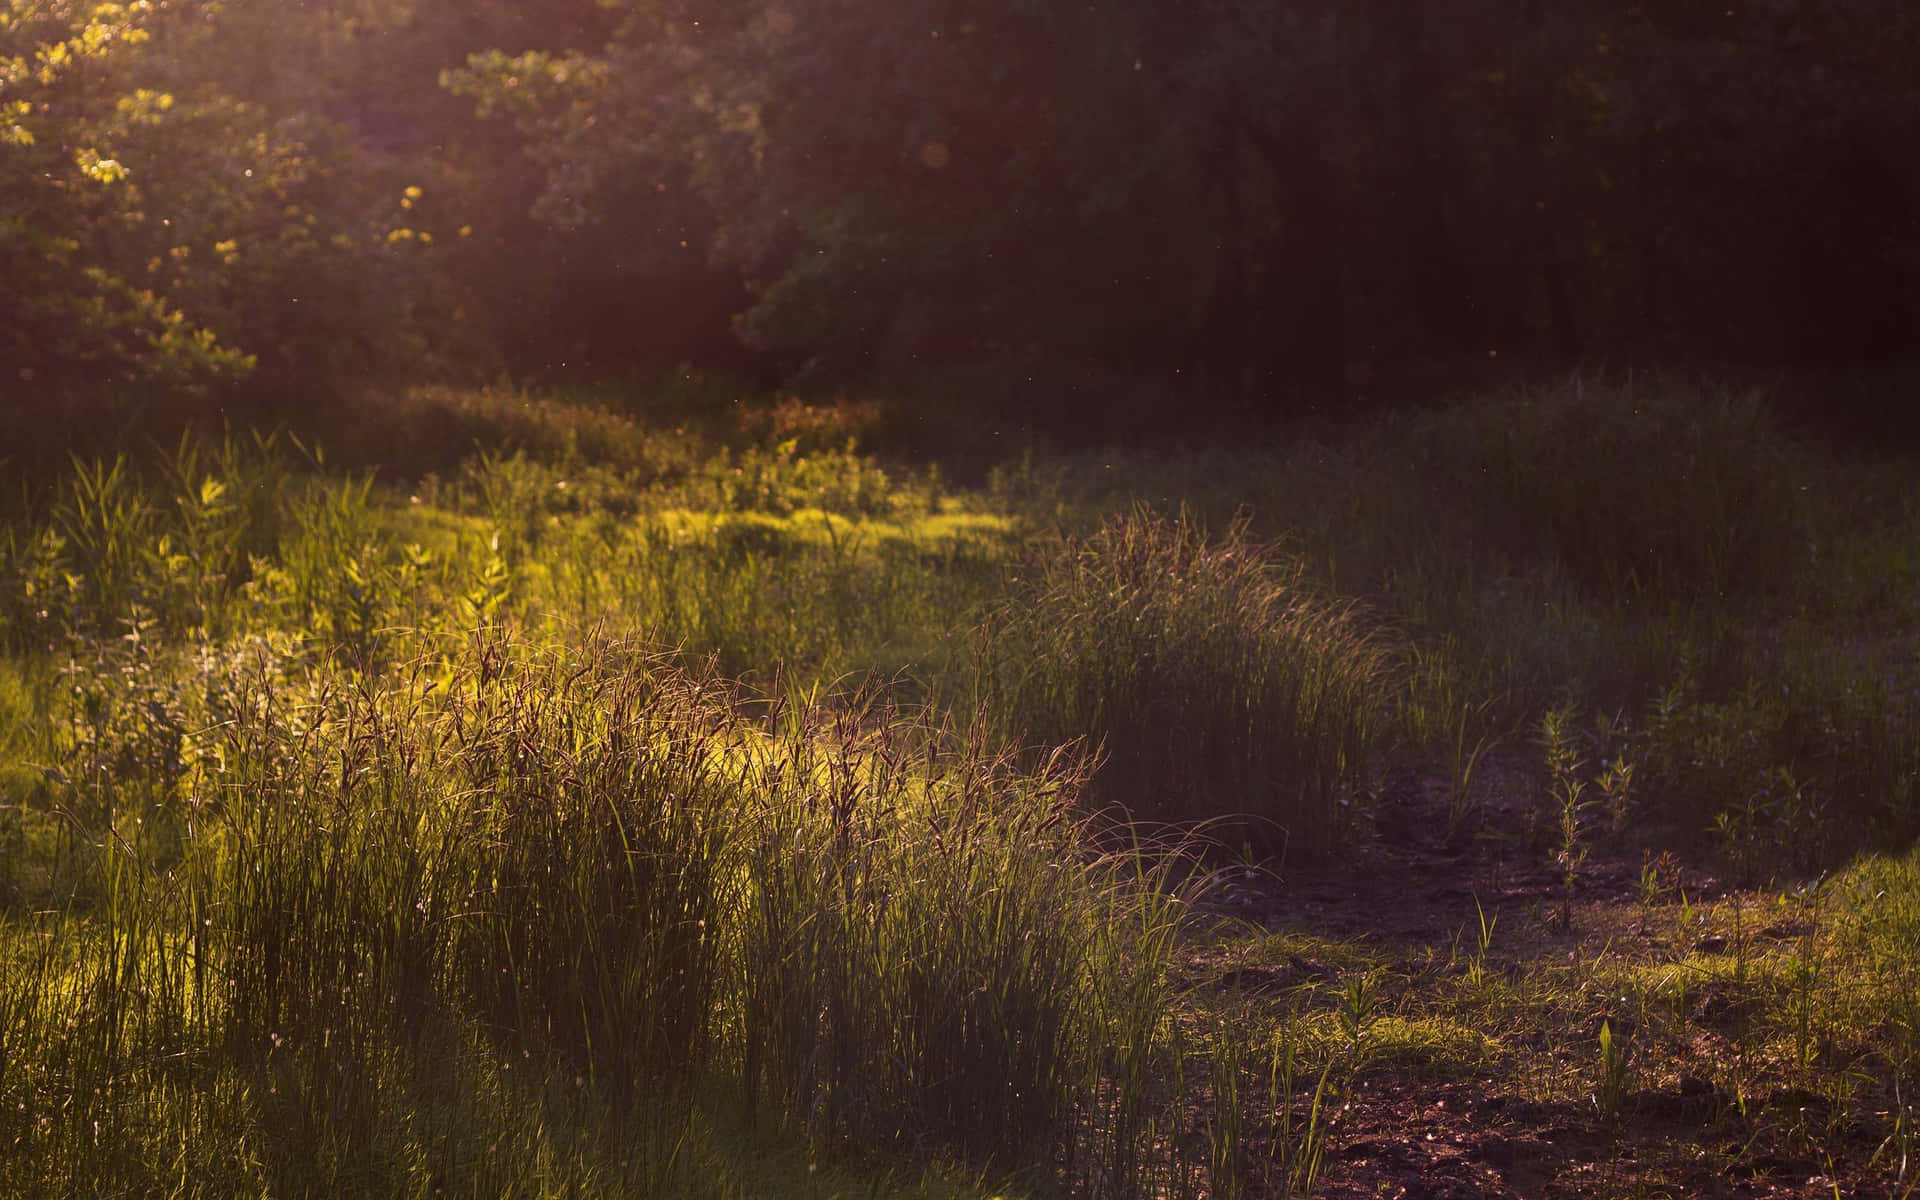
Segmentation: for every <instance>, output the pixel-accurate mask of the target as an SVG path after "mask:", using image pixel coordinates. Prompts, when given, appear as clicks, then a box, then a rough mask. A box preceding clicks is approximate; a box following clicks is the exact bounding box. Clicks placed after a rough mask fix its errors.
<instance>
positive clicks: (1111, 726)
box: [984, 510, 1395, 852]
mask: <svg viewBox="0 0 1920 1200" xmlns="http://www.w3.org/2000/svg"><path fill="white" fill-rule="evenodd" d="M988 629H989V633H988V638H989V641H988V644H987V646H986V649H985V652H984V653H985V655H986V659H987V661H988V663H989V666H988V668H987V672H988V678H987V681H986V686H987V688H988V689H989V690H988V693H987V700H986V703H985V707H986V708H987V709H988V710H989V711H991V712H993V713H994V714H995V716H996V719H998V720H1000V721H1002V722H1004V723H1005V725H1006V727H1007V728H1008V729H1009V730H1010V731H1011V732H1012V733H1014V734H1015V735H1017V736H1024V737H1027V738H1031V739H1035V740H1037V741H1038V742H1040V743H1041V744H1045V745H1057V744H1061V743H1065V742H1069V741H1081V742H1083V743H1085V744H1087V745H1089V746H1092V747H1097V748H1098V749H1099V750H1100V752H1101V755H1102V758H1103V760H1104V761H1103V763H1102V765H1101V768H1100V772H1099V775H1098V777H1097V779H1096V783H1095V788H1094V790H1093V797H1094V799H1095V800H1096V801H1097V802H1100V803H1111V804H1119V805H1122V806H1124V807H1125V808H1126V809H1127V811H1129V812H1130V813H1131V814H1133V815H1134V816H1136V817H1138V818H1142V819H1179V820H1192V819H1204V818H1215V817H1221V816H1224V815H1227V814H1236V815H1244V816H1246V817H1248V818H1250V821H1249V823H1248V824H1247V825H1246V827H1245V830H1244V833H1245V836H1247V837H1248V838H1250V839H1251V840H1252V841H1254V842H1255V843H1256V844H1259V845H1261V846H1263V847H1266V848H1269V849H1271V848H1274V847H1275V846H1276V845H1279V846H1291V847H1293V848H1295V849H1298V850H1304V851H1309V852H1311V851H1321V850H1325V849H1327V848H1328V847H1330V846H1331V845H1332V844H1334V843H1335V842H1336V841H1337V840H1338V839H1339V837H1340V836H1341V835H1342V833H1343V832H1345V830H1346V828H1347V826H1348V819H1349V813H1350V806H1351V801H1352V800H1353V799H1354V798H1355V796H1356V795H1357V794H1358V792H1359V790H1360V789H1361V788H1363V787H1364V786H1365V784H1366V779H1367V773H1368V770H1369V768H1370V766H1371V757H1372V754H1373V752H1374V751H1375V749H1376V747H1377V746H1378V745H1379V744H1380V742H1381V740H1382V737H1383V735H1384V734H1385V733H1386V732H1387V719H1388V714H1389V712H1390V711H1391V706H1392V702H1393V688H1394V686H1395V680H1394V675H1395V661H1394V656H1393V653H1392V651H1391V648H1390V646H1389V644H1388V642H1387V641H1386V639H1385V638H1384V637H1383V636H1382V635H1381V634H1380V633H1379V632H1378V631H1377V630H1376V629H1375V628H1373V627H1372V626H1371V625H1370V624H1369V623H1368V622H1367V621H1366V620H1365V618H1364V617H1363V616H1362V615H1361V614H1360V613H1359V612H1358V611H1357V610H1356V609H1354V608H1353V607H1352V606H1350V605H1345V604H1340V603H1336V602H1332V601H1329V600H1326V599H1323V598H1322V597H1321V596H1319V595H1318V594H1317V593H1316V592H1315V591H1314V590H1313V589H1311V588H1310V587H1309V586H1307V584H1306V581H1305V578H1304V573H1303V571H1302V569H1301V567H1300V566H1299V565H1298V564H1297V563H1294V562H1290V561H1288V560H1287V559H1284V558H1281V557H1279V556H1277V555H1276V554H1275V553H1274V552H1273V551H1272V550H1271V548H1269V547H1266V546H1262V545H1260V544H1258V543H1256V542H1254V541H1253V540H1252V538H1251V537H1250V536H1249V535H1248V533H1247V531H1246V529H1245V527H1244V526H1242V525H1237V524H1236V525H1234V526H1232V527H1231V528H1230V529H1229V530H1228V532H1227V533H1226V534H1225V535H1224V536H1223V537H1222V538H1220V539H1219V540H1218V541H1211V540H1209V539H1208V538H1207V536H1206V535H1205V534H1204V533H1203V532H1202V530H1201V529H1199V528H1198V527H1197V526H1196V525H1194V524H1193V523H1192V522H1191V521H1189V520H1188V519H1187V518H1185V517H1180V518H1165V517H1158V516H1155V515H1152V514H1151V513H1149V512H1146V511H1144V510H1138V511H1135V512H1134V513H1132V514H1130V515H1128V516H1125V517H1120V518H1116V519H1114V520H1112V521H1110V522H1108V523H1107V524H1106V525H1104V526H1102V527H1101V528H1100V529H1099V530H1097V531H1096V532H1094V533H1092V534H1090V535H1087V536H1085V537H1064V538H1062V539H1060V540H1058V541H1057V542H1055V543H1054V544H1052V545H1050V546H1044V547H1043V548H1041V549H1040V550H1038V551H1037V552H1035V553H1034V554H1033V555H1032V556H1031V557H1030V558H1029V559H1028V560H1027V561H1026V562H1025V563H1024V564H1023V565H1022V566H1021V567H1020V568H1019V574H1018V577H1017V579H1016V581H1015V583H1014V586H1013V588H1012V594H1011V595H1010V597H1009V598H1008V599H1007V600H1006V601H1005V603H1004V604H1003V605H1002V606H1001V607H1000V608H999V610H998V611H997V613H996V614H995V616H994V617H993V618H992V619H991V620H990V621H989V624H988Z"/></svg>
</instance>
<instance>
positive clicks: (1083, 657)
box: [0, 377, 1920, 1198]
mask: <svg viewBox="0 0 1920 1200" xmlns="http://www.w3.org/2000/svg"><path fill="white" fill-rule="evenodd" d="M328 422H329V424H328V425H327V426H326V428H325V429H324V430H322V431H321V432H318V433H316V432H315V430H314V429H308V428H298V427H288V428H280V429H277V430H267V429H258V430H256V429H250V428H249V429H225V430H220V429H211V428H202V429H198V430H195V431H190V432H188V433H186V434H183V435H179V436H178V437H177V438H176V437H175V436H173V435H172V434H170V435H169V436H168V437H167V438H165V439H162V440H154V439H149V438H144V437H141V438H133V439H129V440H125V441H124V443H123V444H107V445H104V446H103V448H101V449H99V450H97V451H92V450H90V451H87V452H85V453H80V454H76V455H75V456H74V457H73V458H72V459H71V461H68V462H62V463H50V462H45V461H35V462H15V463H14V464H12V466H11V467H10V468H9V469H10V470H11V471H13V472H14V475H15V478H16V479H17V480H18V481H19V482H18V485H17V487H15V488H12V489H10V490H9V491H8V492H7V494H6V495H4V496H0V1191H4V1192H5V1193H6V1194H8V1195H18V1196H22V1197H63V1196H81V1195H88V1196H95V1195H97V1196H166V1197H197V1196H204V1197H213V1196H222V1197H224V1196H240V1195H245V1196H260V1197H265V1196H273V1197H285V1196H417V1197H430V1196H474V1197H482V1196H484V1197H497V1196H515V1197H519V1196H525V1197H563V1196H566V1197H572V1196H609V1197H611V1196H648V1197H654V1196H659V1197H680V1196H686V1197H696V1196H698V1197H707V1196H711V1197H758V1196H768V1197H772V1196H814V1197H822V1198H824V1197H837V1196H857V1195H865V1196H880V1195H909V1196H927V1197H956V1198H957V1197H982V1198H984V1197H988V1196H1008V1197H1011V1196H1033V1197H1044V1196H1055V1195H1075V1196H1156V1197H1195V1198H1198V1197H1242V1196H1308V1195H1327V1196H1405V1197H1417V1196H1436V1197H1438V1196H1447V1197H1468V1196H1527V1197H1531V1196H1555V1195H1563V1196H1571V1195H1606V1196H1646V1197H1654V1196H1667V1197H1681V1196H1741V1197H1745V1196H1834V1197H1873V1196H1898V1197H1905V1196H1910V1195H1914V1194H1916V1193H1920V1160H1917V1159H1916V1158H1915V1151H1916V1136H1915V1125H1916V1121H1920V1057H1917V1056H1920V855H1916V853H1915V852H1914V850H1913V846H1914V843H1915V840H1916V837H1920V491H1916V489H1915V488H1914V487H1913V484H1912V481H1913V479H1914V478H1915V472H1916V467H1920V464H1916V463H1915V462H1914V461H1913V460H1912V459H1911V458H1910V457H1902V456H1898V455H1893V454H1875V453H1872V452H1870V451H1868V450H1864V449H1861V448H1859V447H1857V446H1851V447H1846V446H1838V445H1834V444H1830V443H1827V442H1824V441H1821V440H1819V439H1816V438H1814V437H1812V436H1809V435H1804V434H1802V433H1800V432H1799V431H1796V430H1795V429H1794V428H1792V427H1791V426H1790V425H1789V424H1788V423H1786V421H1785V420H1784V419H1783V418H1782V417H1781V416H1780V415H1779V414H1778V413H1777V412H1776V411H1775V410H1774V409H1773V408H1771V407H1770V406H1769V404H1768V403H1767V401H1766V400H1765V398H1764V397H1761V396H1758V395H1753V394H1748V393H1745V392H1742V391H1738V390H1735V389H1732V388H1728V387H1723V386H1718V385H1714V384H1712V383H1700V382H1697V381H1687V380H1680V379H1667V380H1659V381H1651V382H1650V381H1647V380H1640V381H1637V382H1631V381H1626V380H1598V379H1591V378H1588V379H1582V378H1578V377H1576V378H1570V379H1568V380H1566V381H1565V382H1564V383H1562V384H1559V385H1556V386H1552V387H1538V388H1532V389H1516V390H1513V391H1510V392H1504V393H1487V394H1481V395H1477V396H1475V397H1473V398H1471V399H1468V400H1463V401H1460V402H1457V403H1450V404H1447V405H1435V406H1431V407H1426V408H1417V409H1414V408H1409V409H1401V410H1397V411H1393V412H1388V413H1384V414H1375V415H1370V416H1367V417H1364V418H1356V419H1354V420H1352V421H1350V422H1347V423H1344V424H1339V425H1327V426H1325V427H1323V428H1319V429H1317V430H1315V431H1314V432H1311V433H1307V432H1298V433H1295V434H1293V435H1291V436H1289V437H1287V438H1285V439H1282V440H1275V441H1272V442H1271V443H1269V444H1266V445H1263V446H1262V447H1260V448H1256V449H1246V450H1240V451H1229V450H1223V449H1219V448H1204V449H1188V448H1181V447H1177V446H1168V447H1166V448H1164V449H1162V450H1160V451H1149V450H1145V449H1142V448H1141V446H1140V445H1139V444H1138V443H1136V444H1135V445H1134V446H1133V447H1131V448H1128V449H1123V450H1122V449H1116V450H1113V451H1111V452H1102V451H1075V452H1071V453H1067V452H1049V451H1047V450H1046V449H1044V448H1041V447H1034V448H1030V449H1025V450H1022V451H1019V452H1011V453H1009V455H1008V456H1006V457H1004V458H1003V459H1001V460H1000V461H995V462H986V461H970V462H967V463H959V464H956V463H953V462H947V463H942V462H940V461H938V460H937V459H935V458H932V457H927V456H924V455H920V456H916V455H914V454H912V453H910V447H909V443H910V438H908V437H906V436H904V435H903V434H902V432H901V430H900V429H899V428H898V426H897V424H895V423H892V422H891V421H890V418H889V415H888V410H887V409H886V407H885V406H884V405H877V404H859V403H853V402H849V401H840V402H837V403H831V404H829V403H813V404H805V403H802V402H800V401H798V400H796V399H792V398H783V399H775V398H769V397H764V396H751V395H745V394H740V395H730V394H726V393H725V392H724V388H723V387H722V386H721V385H706V386H702V387H694V386H691V385H689V386H688V387H686V388H683V389H681V390H679V391H675V390H673V389H671V388H667V387H664V386H663V387H661V388H658V389H655V390H651V391H648V390H637V389H628V390H626V391H620V390H611V389H610V390H605V391H602V392H597V393H587V392H574V393H535V392H528V391H523V390H517V389H513V388H508V387H504V386H502V387H496V388H492V389H472V388H421V389H416V390H413V391H409V392H406V393H404V394H399V395H383V396H380V397H378V398H375V399H369V400H367V401H364V402H362V403H361V404H360V405H359V407H357V408H354V409H352V410H350V411H348V412H346V413H344V414H343V413H339V412H336V413H332V414H329V417H328Z"/></svg>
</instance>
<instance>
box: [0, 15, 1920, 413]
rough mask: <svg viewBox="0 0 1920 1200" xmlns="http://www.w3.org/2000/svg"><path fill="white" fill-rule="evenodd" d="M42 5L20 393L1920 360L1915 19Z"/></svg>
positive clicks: (1059, 397) (1834, 400)
mask: <svg viewBox="0 0 1920 1200" xmlns="http://www.w3.org/2000/svg"><path fill="white" fill-rule="evenodd" d="M0 13H3V14H4V16H0V280H3V281H4V286H0V389H4V391H5V392H6V393H7V394H11V395H12V396H15V397H17V398H18V399H17V403H18V404H20V405H21V406H23V407H33V406H42V407H43V406H44V405H45V402H46V400H47V398H49V397H77V396H97V395H100V394H103V393H108V392H112V393H115V394H118V395H126V394H130V393H132V392H138V393H139V394H142V395H154V396H169V397H172V396H180V395H187V396H198V397H200V398H201V399H200V400H199V401H197V402H198V403H203V404H204V403H209V402H211V401H210V400H209V399H208V398H212V399H213V400H217V402H218V403H219V404H220V405H222V406H224V407H227V408H232V407H233V406H236V405H238V406H246V405H254V406H261V407H272V406H276V405H278V406H282V407H284V406H287V405H289V404H291V405H301V404H307V403H311V402H312V401H313V400H314V398H316V397H322V396H332V395H337V394H340V393H342V392H343V391H345V390H351V389H353V388H356V387H363V386H366V385H379V386H385V385H390V384H392V383H395V382H398V381H407V380H414V379H419V378H462V377H464V378H495V377H498V376H499V375H501V374H503V373H505V374H510V375H512V376H513V377H515V378H519V379H523V380H536V381H553V380H563V379H579V378H583V377H585V378H592V377H605V376H635V375H644V374H647V373H650V372H657V371H660V370H663V369H670V368H674V367H677V366H680V365H682V364H691V365H694V366H697V367H704V368H719V369H725V370H730V371H736V372H740V373H743V374H745V375H747V376H750V377H752V378H753V379H755V380H756V381H758V382H760V383H766V384H771V383H775V382H779V383H783V384H788V385H796V386H808V385H812V386H817V387H821V388H827V389H832V388H837V387H845V386H855V385H858V386H866V385H870V384H873V383H874V382H876V381H891V382H893V383H896V384H898V385H899V386H900V387H902V388H905V389H907V390H912V388H914V387H919V388H922V389H923V390H926V391H928V393H929V394H932V392H934V391H938V390H939V389H940V387H941V386H944V388H945V390H944V392H941V399H942V401H943V407H945V408H948V409H951V408H953V407H954V405H955V403H956V402H959V403H960V404H961V406H962V407H964V408H966V409H968V410H970V411H976V412H980V413H982V414H984V415H992V416H995V417H1002V418H1011V417H1018V418H1019V419H1021V420H1026V421H1031V422H1032V423H1033V424H1034V425H1036V426H1037V427H1039V428H1041V429H1043V430H1048V431H1051V432H1053V433H1055V434H1056V435H1062V436H1067V437H1078V438H1092V437H1105V436H1112V435H1124V434H1127V433H1137V432H1140V431H1143V430H1148V429H1151V428H1154V427H1156V426H1167V425H1170V424H1174V423H1178V424H1180V425H1182V426H1188V427H1191V426H1193V425H1195V424H1196V423H1199V422H1202V421H1204V420H1205V419H1208V418H1211V419H1213V420H1215V421H1217V422H1219V423H1220V424H1221V425H1222V426H1223V427H1235V426H1241V425H1247V424H1260V423H1264V422H1266V421H1267V420H1269V419H1271V418H1274V417H1286V416H1291V415H1294V414H1298V413H1301V412H1315V411H1319V412H1324V411H1340V410H1345V409H1351V408H1354V407H1357V406H1363V405H1367V404H1370V403H1378V402H1380V401H1381V400H1383V399H1386V398H1389V397H1390V396H1391V395H1393V394H1395V393H1396V391H1398V392H1400V393H1406V392H1409V391H1415V392H1417V391H1418V390H1419V389H1422V388H1430V387H1433V386H1439V385H1445V384H1451V383H1457V382H1468V381H1479V380H1483V379H1484V378H1485V377H1486V376H1487V375H1488V374H1489V372H1496V371H1505V370H1514V369H1519V370H1564V369H1566V368H1568V367H1571V366H1575V365H1579V364H1590V365H1606V366H1613V367H1619V366H1662V367H1670V366H1684V367H1696V366H1707V367H1712V368H1714V369H1716V370H1721V371H1727V370H1732V371H1739V370H1742V369H1747V368H1751V369H1753V370H1755V371H1761V372H1772V373H1776V374H1778V373H1782V372H1798V373H1806V372H1816V373H1817V372H1836V371H1838V372H1846V373H1848V375H1849V377H1850V378H1853V379H1861V378H1867V379H1873V378H1879V379H1882V380H1885V379H1889V378H1897V377H1898V375H1899V369H1900V368H1902V367H1905V366H1907V365H1909V364H1910V363H1911V361H1912V359H1913V358H1914V354H1915V349H1916V346H1917V345H1920V338H1916V336H1915V335H1916V328H1917V326H1920V154H1916V153H1915V151H1916V148H1920V8H1916V7H1915V6H1913V5H1912V4H1910V3H1907V2H1906V0H1837V2H1836V0H1818V2H1815V0H1716V2H1714V3H1699V2H1694V0H1660V2H1659V3H1645V2H1642V0H1563V2H1561V3H1556V4H1547V3H1544V2H1543V0H1448V2H1447V3H1444V4H1438V5H1416V4H1405V3H1389V2H1387V0H1358V2H1351V3H1332V2H1330V0H1195V2H1192V3H1179V4H1174V3H1167V2H1166V0H1156V2H1149V0H1096V2H1091V3H1084V4H1081V3H1071V4H1069V3H1059V2H1057V0H886V2H884V3H883V2H880V0H698V2H681V0H632V2H627V3H618V2H612V0H542V2H541V3H538V4H527V3H519V2H516V0H319V2H312V3H289V2H287V0H225V2H221V3H189V2H185V0H153V2H150V3H148V2H142V3H135V4H125V5H121V4H107V5H100V4H93V3H86V2H79V0H8V3H7V4H6V5H5V7H4V8H0ZM942 380H945V381H948V382H947V383H946V384H945V385H941V384H940V383H939V382H938V381H942ZM1898 394H1899V392H1898V389H1891V388H1887V387H1875V386H1865V387H1854V388H1850V389H1827V390H1825V391H1823V392H1822V397H1823V399H1822V409H1821V413H1822V415H1823V416H1825V417H1826V418H1828V419H1829V420H1831V421H1833V422H1834V423H1836V424H1838V425H1841V426H1846V427H1851V428H1855V429H1864V430H1867V431H1886V430H1893V429H1899V428H1904V427H1906V426H1910V425H1912V424H1913V423H1914V422H1913V420H1912V418H1911V414H1910V413H1909V412H1908V411H1907V410H1906V408H1905V407H1904V403H1905V402H1904V401H1900V400H1897V399H1895V398H1893V397H1896V396H1897V395H1898ZM1175 395H1177V396H1178V397H1179V404H1178V406H1177V411H1171V410H1170V405H1169V402H1168V401H1167V399H1166V397H1169V396H1175Z"/></svg>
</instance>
